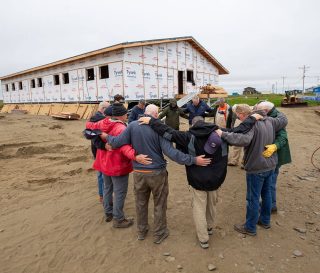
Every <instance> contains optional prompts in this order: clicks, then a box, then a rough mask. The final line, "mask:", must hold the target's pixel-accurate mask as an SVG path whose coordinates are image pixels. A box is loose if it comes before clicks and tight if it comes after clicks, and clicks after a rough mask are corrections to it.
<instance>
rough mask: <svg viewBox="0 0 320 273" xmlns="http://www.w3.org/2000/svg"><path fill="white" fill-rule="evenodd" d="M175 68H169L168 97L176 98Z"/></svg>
mask: <svg viewBox="0 0 320 273" xmlns="http://www.w3.org/2000/svg"><path fill="white" fill-rule="evenodd" d="M174 96H175V93H174V70H173V69H170V68H169V69H168V98H169V99H172V98H174Z"/></svg>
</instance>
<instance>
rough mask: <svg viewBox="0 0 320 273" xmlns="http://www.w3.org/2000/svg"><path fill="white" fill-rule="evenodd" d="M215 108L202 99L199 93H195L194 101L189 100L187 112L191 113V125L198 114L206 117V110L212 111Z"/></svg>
mask: <svg viewBox="0 0 320 273" xmlns="http://www.w3.org/2000/svg"><path fill="white" fill-rule="evenodd" d="M212 111H213V109H212V108H211V107H210V106H209V105H207V104H206V103H205V102H204V101H202V100H200V98H199V97H198V95H194V96H193V98H192V101H190V102H188V104H187V108H186V109H185V110H184V112H185V113H189V125H190V126H191V124H192V120H193V118H194V117H196V116H201V117H203V118H204V117H205V116H206V112H212Z"/></svg>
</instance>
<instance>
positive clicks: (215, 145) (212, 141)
mask: <svg viewBox="0 0 320 273" xmlns="http://www.w3.org/2000/svg"><path fill="white" fill-rule="evenodd" d="M221 143H222V140H221V138H220V137H219V135H218V134H217V133H216V132H212V133H211V134H210V136H209V137H208V140H207V142H206V144H204V151H205V152H206V153H208V154H214V153H215V152H216V151H217V150H218V149H219V147H220V146H221Z"/></svg>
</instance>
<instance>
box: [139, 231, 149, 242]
mask: <svg viewBox="0 0 320 273" xmlns="http://www.w3.org/2000/svg"><path fill="white" fill-rule="evenodd" d="M147 233H148V230H145V231H139V232H138V240H139V241H142V240H144V239H145V238H146V236H147Z"/></svg>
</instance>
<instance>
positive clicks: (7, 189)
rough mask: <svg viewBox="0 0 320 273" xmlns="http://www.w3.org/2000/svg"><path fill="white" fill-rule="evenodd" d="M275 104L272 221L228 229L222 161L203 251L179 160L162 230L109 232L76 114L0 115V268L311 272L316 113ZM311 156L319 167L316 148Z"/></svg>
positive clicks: (233, 209)
mask: <svg viewBox="0 0 320 273" xmlns="http://www.w3.org/2000/svg"><path fill="white" fill-rule="evenodd" d="M282 111H283V112H284V113H286V114H287V116H288V118H289V125H288V128H287V129H288V134H289V141H290V146H291V152H292V157H293V163H292V164H290V165H285V166H283V167H282V168H281V169H280V175H279V181H278V208H279V212H278V214H277V215H273V216H272V222H271V224H272V228H271V229H270V230H264V229H261V228H258V234H257V236H256V237H250V236H248V237H245V236H242V235H240V234H238V233H237V232H235V231H234V230H233V224H235V223H239V222H242V221H244V219H245V191H246V184H245V172H244V171H243V170H241V169H240V168H239V167H229V169H228V175H227V178H226V181H225V183H224V184H223V186H222V188H221V189H220V191H219V196H220V201H219V204H218V210H217V211H218V216H217V220H216V226H215V228H214V235H213V236H211V237H210V248H209V249H208V250H203V249H201V248H200V247H199V245H198V241H197V238H196V233H195V228H194V223H193V219H192V214H191V196H190V193H189V190H188V185H187V182H186V175H185V170H184V166H180V165H178V164H176V163H174V162H172V161H169V165H168V171H169V185H170V194H169V200H168V225H169V229H170V236H169V237H168V238H167V239H166V240H165V241H164V242H163V243H162V244H160V245H155V244H154V243H153V242H152V236H151V235H152V230H151V232H150V233H149V234H148V237H147V238H146V240H144V241H137V239H136V229H135V226H133V227H131V228H129V229H123V230H119V229H114V228H112V224H111V223H106V222H105V221H104V215H103V209H102V205H101V204H100V203H99V202H98V195H97V184H96V173H95V171H94V170H92V169H91V166H92V157H91V151H90V147H89V146H90V144H89V142H88V141H87V140H85V139H84V138H83V137H82V135H81V131H82V130H83V128H84V125H85V121H83V120H81V121H58V120H53V119H52V118H50V117H45V116H31V115H18V114H6V115H2V116H1V119H0V207H1V211H0V272H2V273H7V272H10V273H19V272H24V273H29V272H30V273H37V272H41V273H42V272H54V273H56V272H77V273H82V272H83V273H94V272H97V273H98V272H111V273H118V272H121V273H125V272H130V273H134V272H142V273H153V272H154V273H158V272H159V273H162V272H163V273H164V272H185V273H187V272H189V273H201V272H208V265H209V264H213V265H215V266H216V270H215V272H220V273H223V272H225V273H233V272H235V273H238V272H239V273H240V272H243V273H248V272H266V273H270V272H271V273H273V272H290V273H295V272H308V273H318V272H320V184H319V182H320V172H319V171H318V170H316V169H315V168H314V167H313V166H312V165H311V163H310V158H311V154H312V152H313V151H314V150H315V149H316V148H317V147H319V145H320V141H319V140H320V117H319V116H317V115H316V114H315V113H314V111H313V109H312V108H307V109H282ZM185 127H186V126H185ZM315 158H316V160H315V161H316V164H317V165H318V166H319V167H320V152H319V153H317V154H316V155H315ZM132 182H133V181H132V177H131V175H130V185H129V192H128V196H127V199H126V204H125V212H126V214H127V215H129V216H133V217H135V206H134V196H133V190H132ZM150 201H151V205H150V207H149V211H150V213H149V222H150V223H151V227H152V222H153V219H152V217H153V213H152V210H153V206H152V200H150ZM294 228H298V229H300V232H299V231H296V230H294ZM295 250H299V251H300V252H302V255H303V256H302V257H294V256H293V252H294V251H295ZM166 252H169V253H170V255H171V257H172V258H170V259H167V256H164V254H165V253H166ZM166 259H167V260H166ZM179 266H180V267H179ZM178 267H179V268H180V269H178ZM181 267H182V268H181Z"/></svg>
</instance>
